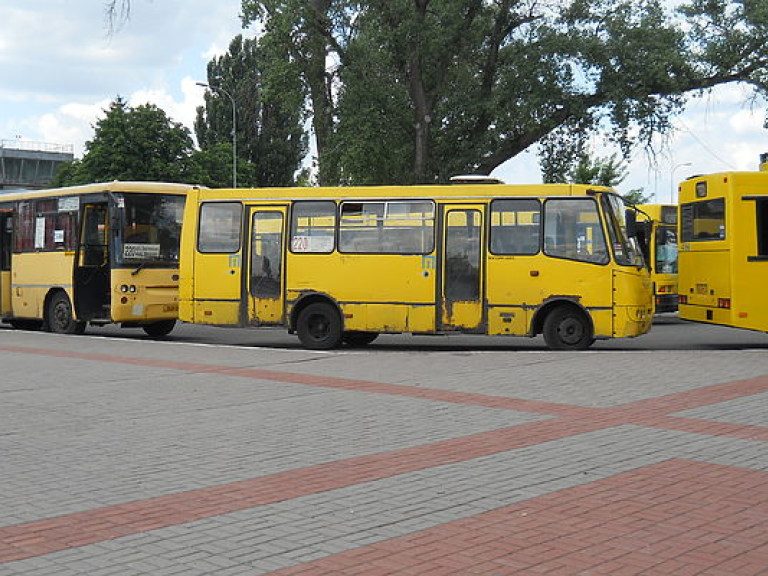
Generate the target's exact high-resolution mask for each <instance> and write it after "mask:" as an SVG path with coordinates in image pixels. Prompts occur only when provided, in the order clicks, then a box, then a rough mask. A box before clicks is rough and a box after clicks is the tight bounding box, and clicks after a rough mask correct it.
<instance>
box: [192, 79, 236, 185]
mask: <svg viewBox="0 0 768 576" xmlns="http://www.w3.org/2000/svg"><path fill="white" fill-rule="evenodd" d="M195 84H197V85H198V86H201V87H203V88H208V89H210V90H213V91H214V92H221V93H222V94H224V95H225V96H226V97H227V98H229V101H230V102H232V188H237V112H236V110H237V105H236V104H235V99H234V98H233V97H232V94H230V93H229V92H227V91H226V90H224V88H221V87H219V86H210V85H209V84H206V83H205V82H195Z"/></svg>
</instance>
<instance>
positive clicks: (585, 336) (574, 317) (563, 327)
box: [532, 299, 595, 350]
mask: <svg viewBox="0 0 768 576" xmlns="http://www.w3.org/2000/svg"><path fill="white" fill-rule="evenodd" d="M532 333H533V334H542V335H543V336H544V341H545V342H546V344H547V346H548V347H549V348H550V349H552V350H586V349H587V348H589V347H590V346H591V345H592V343H593V342H594V341H595V336H594V334H595V329H594V325H593V324H592V317H591V316H590V314H589V312H587V311H586V310H585V309H584V308H583V307H582V306H580V305H579V304H577V303H575V302H573V301H572V300H564V299H558V300H553V301H551V302H548V303H547V304H545V305H544V306H542V307H541V308H540V309H539V310H538V312H537V313H536V316H535V318H534V321H533V327H532Z"/></svg>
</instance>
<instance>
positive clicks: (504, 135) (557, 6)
mask: <svg viewBox="0 0 768 576" xmlns="http://www.w3.org/2000/svg"><path fill="white" fill-rule="evenodd" d="M666 5H667V3H666V2H663V1H662V0H639V1H638V0H571V1H570V2H564V3H545V2H540V1H538V0H490V1H486V0H368V1H365V2H349V1H346V0H310V1H309V2H305V1H302V0H243V2H242V7H243V15H244V21H245V22H246V23H250V22H254V21H257V22H259V23H260V24H262V25H263V26H264V27H265V29H266V30H267V33H271V32H277V31H281V32H282V33H283V38H285V39H286V42H289V43H290V44H291V45H292V50H293V52H292V57H293V58H294V59H295V61H296V62H297V69H298V73H299V74H300V77H301V80H302V82H303V83H304V85H305V87H306V89H307V92H308V94H309V96H310V102H311V106H312V116H313V123H314V124H313V126H314V131H315V135H316V138H317V148H318V162H319V165H320V174H321V181H322V182H324V183H333V182H332V180H336V181H343V182H358V181H366V182H370V181H371V180H379V179H388V180H389V181H390V182H397V181H402V182H431V181H435V180H439V181H443V180H446V179H447V177H448V176H450V175H451V174H457V173H467V172H478V173H489V172H490V171H492V170H493V169H494V168H496V167H497V166H499V165H500V164H501V163H503V162H505V161H506V160H508V159H510V158H512V157H514V156H515V155H517V154H519V153H520V152H522V151H524V150H526V149H527V148H528V147H530V146H531V145H533V144H535V143H539V142H544V144H545V146H544V147H545V148H549V149H558V150H570V151H573V150H577V149H578V148H579V145H580V143H582V144H583V142H584V141H586V139H587V138H589V137H592V136H593V135H595V134H602V135H604V136H605V137H606V138H607V139H608V140H610V141H613V142H615V143H616V144H617V145H618V146H619V147H620V150H621V151H622V153H623V154H625V155H626V154H628V153H629V151H630V150H631V149H632V148H633V147H635V146H642V145H650V142H651V138H652V137H653V136H654V135H656V134H660V133H661V134H663V133H665V132H666V131H668V130H669V129H670V126H671V118H673V116H674V115H675V114H676V113H679V112H680V111H681V110H682V109H683V107H684V105H685V102H686V98H688V97H689V96H695V95H700V94H702V93H703V92H705V91H706V90H708V89H711V88H712V87H714V86H717V85H719V84H724V83H730V82H742V83H746V84H748V85H751V86H753V87H754V88H755V90H756V91H757V92H760V93H766V92H768V90H766V89H767V88H768V8H767V7H766V4H765V3H763V2H756V1H746V0H744V1H739V2H727V1H725V0H691V1H690V3H689V4H688V5H686V6H685V7H684V8H682V9H681V11H679V12H678V13H677V14H675V15H673V14H670V13H669V12H667V11H666V10H665V8H664V7H665V6H666ZM673 16H674V17H673ZM328 62H331V63H332V66H330V67H329V66H327V63H328ZM382 135H383V136H382ZM373 142H376V143H378V146H377V147H376V146H374V145H373V144H372V143H373ZM374 148H376V150H375V153H372V150H373V149H374ZM387 166H391V167H392V168H393V169H392V171H391V172H390V173H387V172H386V170H383V169H384V168H386V167H387ZM406 166H407V167H408V169H407V170H405V169H404V167H406ZM392 172H396V173H395V174H393V173H392ZM395 178H396V180H393V179H395Z"/></svg>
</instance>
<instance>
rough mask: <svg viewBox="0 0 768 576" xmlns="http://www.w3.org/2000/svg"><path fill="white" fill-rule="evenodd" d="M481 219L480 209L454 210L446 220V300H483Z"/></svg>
mask: <svg viewBox="0 0 768 576" xmlns="http://www.w3.org/2000/svg"><path fill="white" fill-rule="evenodd" d="M481 232H482V228H481V216H480V212H478V211H477V210H451V211H450V212H448V217H447V221H446V237H445V297H446V298H447V299H448V300H451V301H454V302H455V301H472V300H478V299H479V298H480V235H481Z"/></svg>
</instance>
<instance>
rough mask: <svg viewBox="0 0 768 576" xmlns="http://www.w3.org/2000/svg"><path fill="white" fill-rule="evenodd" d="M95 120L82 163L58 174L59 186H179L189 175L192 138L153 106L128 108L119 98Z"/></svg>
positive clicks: (66, 168)
mask: <svg viewBox="0 0 768 576" xmlns="http://www.w3.org/2000/svg"><path fill="white" fill-rule="evenodd" d="M105 112H106V115H105V117H104V118H101V119H100V120H98V121H97V122H96V126H95V127H94V136H93V139H92V140H90V141H88V142H86V143H85V148H86V152H85V154H84V155H83V159H82V160H81V161H79V162H76V163H74V164H72V165H70V166H67V167H65V168H63V169H62V172H60V173H59V174H57V182H56V183H57V184H58V185H73V184H84V183H88V182H104V181H108V180H157V181H165V182H184V181H187V179H188V178H190V177H191V176H192V175H193V172H194V170H193V162H192V159H191V157H192V152H193V145H192V137H191V135H190V132H189V130H188V129H187V128H185V127H184V126H183V125H182V124H180V123H178V122H173V121H172V120H171V119H170V118H168V116H167V115H166V114H165V112H164V111H163V110H161V109H160V108H158V107H157V106H155V105H153V104H143V105H141V106H137V107H135V108H134V107H130V106H128V105H127V104H126V102H125V101H124V100H123V99H122V98H120V97H119V96H118V97H117V98H116V99H115V100H114V101H113V102H112V103H111V104H110V106H109V109H108V110H106V111H105Z"/></svg>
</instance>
